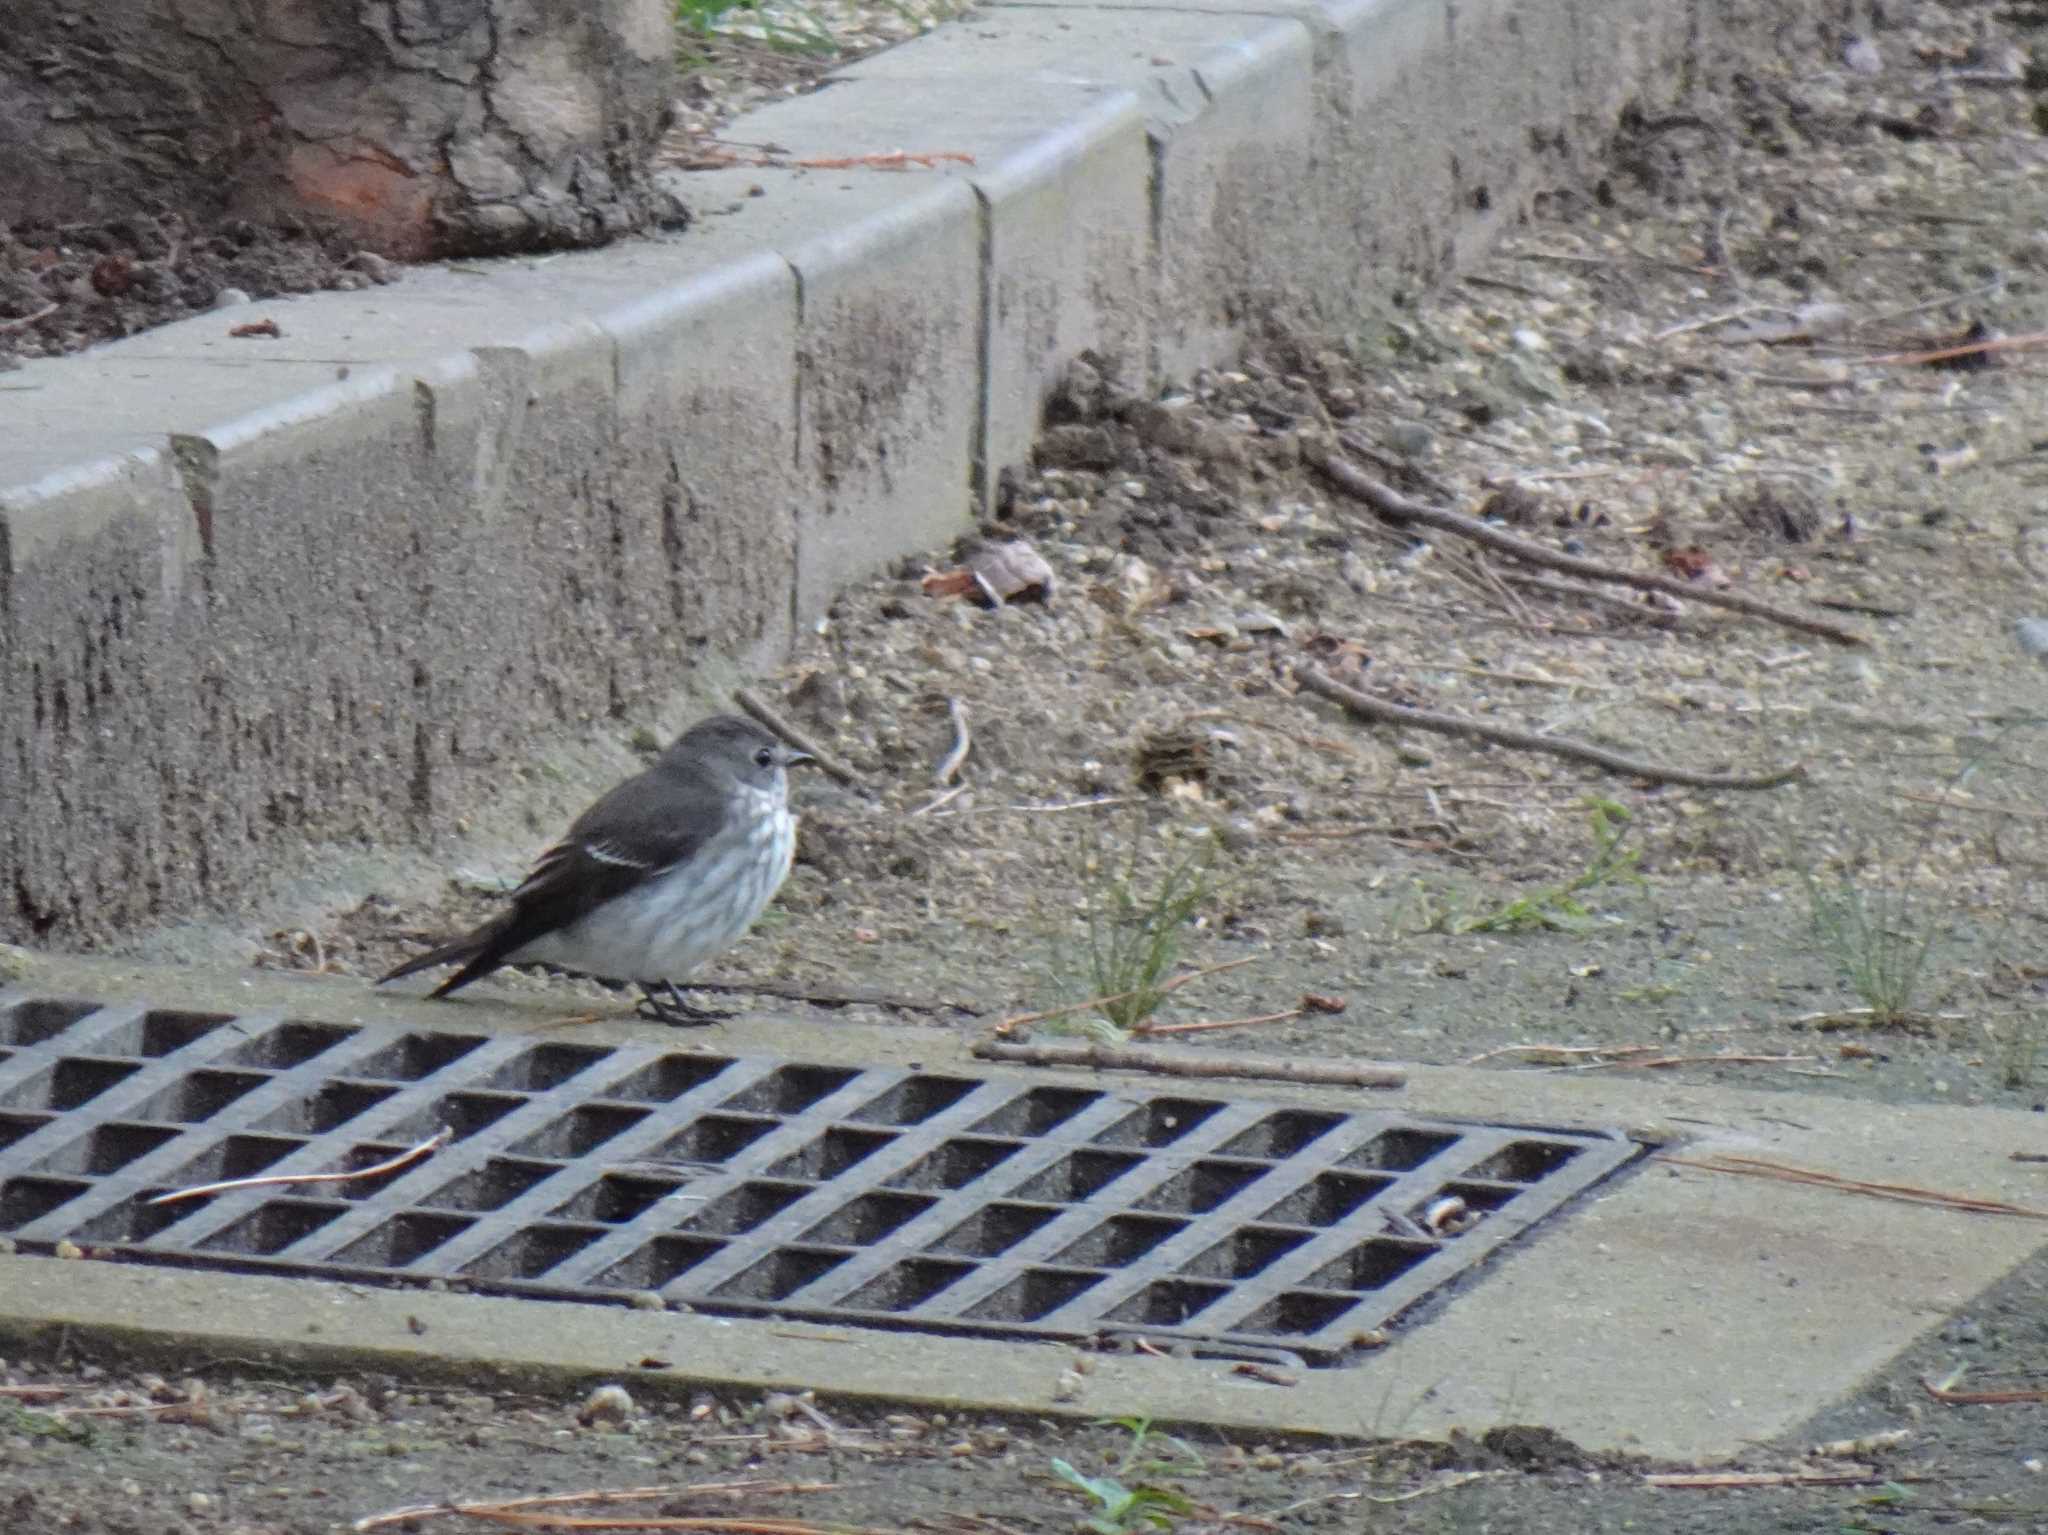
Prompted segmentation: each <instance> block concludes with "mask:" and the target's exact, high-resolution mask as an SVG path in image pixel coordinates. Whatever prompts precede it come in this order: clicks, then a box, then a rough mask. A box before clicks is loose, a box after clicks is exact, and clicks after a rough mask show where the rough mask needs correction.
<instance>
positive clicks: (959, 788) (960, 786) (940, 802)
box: [904, 783, 967, 821]
mask: <svg viewBox="0 0 2048 1535" xmlns="http://www.w3.org/2000/svg"><path fill="white" fill-rule="evenodd" d="M966 792H967V785H966V784H964V783H956V784H954V785H953V787H952V788H950V789H948V790H947V791H946V792H945V793H944V794H941V795H939V796H938V797H937V798H935V799H929V800H926V801H925V802H924V803H923V804H922V805H919V806H918V807H917V808H916V809H915V810H913V811H911V812H910V814H909V815H907V816H905V817H904V819H905V820H908V821H914V820H916V819H917V818H918V817H919V816H921V815H930V814H931V813H932V812H933V811H934V810H938V809H941V808H942V807H944V806H946V805H950V804H952V803H953V801H954V800H956V799H958V798H959V797H960V796H961V795H963V794H965V793H966Z"/></svg>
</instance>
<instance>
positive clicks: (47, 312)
mask: <svg viewBox="0 0 2048 1535" xmlns="http://www.w3.org/2000/svg"><path fill="white" fill-rule="evenodd" d="M56 312H57V304H56V301H55V300H54V299H53V300H51V301H50V302H49V303H47V304H45V305H43V307H42V308H40V309H38V310H37V311H36V312H35V313H34V314H24V315H16V316H15V317H14V318H13V319H11V320H0V333H4V332H6V331H10V330H25V329H27V328H28V327H29V326H31V325H33V324H35V323H36V321H38V320H47V319H49V317H50V316H51V315H53V314H55V313H56Z"/></svg>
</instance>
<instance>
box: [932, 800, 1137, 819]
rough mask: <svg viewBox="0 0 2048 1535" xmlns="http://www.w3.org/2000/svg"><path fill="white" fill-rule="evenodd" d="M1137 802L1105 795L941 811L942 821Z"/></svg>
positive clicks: (1086, 808)
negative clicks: (964, 816) (1041, 803)
mask: <svg viewBox="0 0 2048 1535" xmlns="http://www.w3.org/2000/svg"><path fill="white" fill-rule="evenodd" d="M1136 803H1137V800H1136V798H1135V797H1133V796H1130V795H1113V794H1105V795H1103V796H1102V797H1101V798H1099V799H1072V800H1065V801H1061V802H1056V803H1054V804H1051V805H975V806H973V807H972V808H970V809H967V810H941V811H940V812H939V813H938V814H939V817H940V818H941V819H943V818H944V817H946V816H949V815H996V814H999V813H1003V812H1011V813H1015V814H1017V815H1057V814H1059V813H1060V812H1061V811H1063V810H1101V809H1104V808H1106V807H1108V806H1110V805H1135V804H1136Z"/></svg>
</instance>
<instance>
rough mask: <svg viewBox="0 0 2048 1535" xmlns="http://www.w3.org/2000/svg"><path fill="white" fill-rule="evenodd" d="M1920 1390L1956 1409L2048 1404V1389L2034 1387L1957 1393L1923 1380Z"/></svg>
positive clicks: (1946, 1387)
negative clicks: (2023, 1403)
mask: <svg viewBox="0 0 2048 1535" xmlns="http://www.w3.org/2000/svg"><path fill="white" fill-rule="evenodd" d="M1920 1388H1921V1389H1922V1390H1923V1391H1925V1392H1926V1393H1927V1394H1928V1395H1929V1396H1931V1397H1933V1398H1934V1399H1935V1400H1936V1401H1937V1402H1947V1403H1949V1404H1950V1405H1952V1406H1956V1407H2002V1406H2007V1405H2010V1404H2012V1403H2014V1402H2048V1387H2044V1386H2032V1387H2027V1388H2024V1389H2016V1390H2007V1391H1956V1390H1954V1389H1952V1388H1950V1387H1948V1386H1937V1385H1935V1383H1934V1382H1933V1381H1931V1380H1927V1379H1925V1378H1923V1379H1922V1380H1921V1382H1920Z"/></svg>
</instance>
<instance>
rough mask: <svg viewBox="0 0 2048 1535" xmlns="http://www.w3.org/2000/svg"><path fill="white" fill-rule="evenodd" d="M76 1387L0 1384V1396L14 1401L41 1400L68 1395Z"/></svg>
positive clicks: (76, 1388)
mask: <svg viewBox="0 0 2048 1535" xmlns="http://www.w3.org/2000/svg"><path fill="white" fill-rule="evenodd" d="M78 1389H79V1388H78V1387H76V1386H0V1397H5V1398H7V1399H8V1400H9V1401H15V1402H43V1401H48V1400H50V1399H51V1398H53V1397H60V1396H68V1395H69V1394H70V1393H71V1392H73V1391H76V1390H78Z"/></svg>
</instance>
